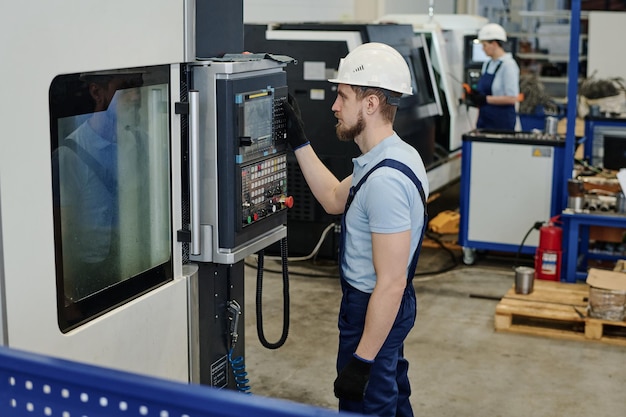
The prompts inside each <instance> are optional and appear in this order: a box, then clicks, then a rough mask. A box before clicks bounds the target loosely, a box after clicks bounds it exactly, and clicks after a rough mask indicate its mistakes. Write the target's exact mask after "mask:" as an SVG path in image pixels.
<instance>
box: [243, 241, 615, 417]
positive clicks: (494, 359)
mask: <svg viewBox="0 0 626 417" xmlns="http://www.w3.org/2000/svg"><path fill="white" fill-rule="evenodd" d="M451 255H454V256H451ZM460 258H461V253H460V251H455V250H452V251H447V250H444V249H442V248H438V247H437V245H429V247H426V248H424V250H423V251H422V256H421V258H420V262H419V265H418V274H423V273H424V272H427V271H437V270H442V269H447V268H448V267H451V266H454V265H455V264H454V262H455V261H457V264H456V266H454V267H453V268H452V269H451V270H448V271H447V272H443V273H439V274H435V275H418V276H416V277H415V280H414V286H415V289H416V292H417V299H418V317H417V321H416V324H415V327H414V328H413V330H412V332H411V333H410V335H409V337H408V339H407V341H406V344H405V355H406V357H407V358H408V360H409V362H410V364H411V367H410V369H409V378H410V381H411V384H412V388H413V394H412V397H411V398H412V404H413V409H414V412H415V415H418V416H440V417H447V416H449V417H459V416H481V417H492V416H493V417H496V416H502V417H517V416H520V417H528V416H531V415H532V416H555V417H556V416H568V417H578V416H580V417H582V416H585V417H586V416H589V415H596V416H613V415H623V414H624V411H625V410H626V408H625V407H626V392H625V391H624V387H626V361H625V358H626V347H624V346H615V345H610V344H605V343H602V342H593V341H572V340H562V339H557V338H550V337H542V336H533V335H522V334H515V333H503V332H496V331H495V330H494V313H495V309H496V305H497V304H498V302H499V299H500V298H501V297H502V296H503V295H504V294H505V293H506V292H507V291H508V290H509V289H510V288H511V287H512V286H513V280H514V273H513V271H512V265H513V264H514V262H515V259H513V258H508V257H507V256H490V255H489V254H486V255H484V257H483V258H480V257H479V258H478V259H477V261H476V263H475V264H474V265H472V266H466V265H463V264H462V263H461V262H460V261H459V260H460ZM522 261H524V260H522ZM525 261H529V260H528V259H527V260H525ZM253 262H254V259H249V260H248V265H250V264H253ZM265 268H266V271H265V273H264V280H263V299H262V307H263V328H264V333H265V337H266V339H267V340H268V341H270V342H275V341H277V340H278V339H279V338H280V335H281V330H282V324H283V313H282V306H283V301H282V300H283V290H282V278H281V275H280V273H276V272H271V271H280V264H279V263H278V262H277V261H274V260H271V259H269V260H268V259H266V260H265ZM289 269H290V272H291V276H290V280H289V287H290V327H289V336H288V338H287V341H286V343H285V344H284V346H283V347H281V348H279V349H276V350H269V349H266V348H264V347H263V346H261V344H260V342H259V338H258V337H257V323H256V314H255V308H256V306H255V297H256V269H254V268H252V267H251V266H247V267H246V303H245V311H246V313H245V314H246V317H245V321H246V335H245V336H246V367H247V371H248V373H249V378H250V384H251V387H252V392H253V393H254V394H256V395H262V396H267V397H274V398H281V399H286V400H290V401H295V402H298V403H305V404H312V405H315V406H319V407H324V408H330V409H336V406H337V401H336V399H335V397H334V395H333V390H332V386H333V380H334V378H335V375H336V373H335V354H336V350H337V337H338V330H337V325H336V322H337V312H338V308H339V302H340V297H341V294H340V293H341V290H340V284H339V280H338V278H337V276H336V274H337V268H336V265H335V264H334V263H333V262H331V261H325V262H318V263H317V264H313V263H311V262H291V263H290V265H289Z"/></svg>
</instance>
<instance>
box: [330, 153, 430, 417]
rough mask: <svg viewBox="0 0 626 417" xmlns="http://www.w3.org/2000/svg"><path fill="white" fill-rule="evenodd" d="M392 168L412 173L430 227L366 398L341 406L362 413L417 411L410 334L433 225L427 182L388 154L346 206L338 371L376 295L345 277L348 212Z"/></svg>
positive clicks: (409, 413)
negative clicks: (407, 346) (418, 271)
mask: <svg viewBox="0 0 626 417" xmlns="http://www.w3.org/2000/svg"><path fill="white" fill-rule="evenodd" d="M383 166H385V167H392V168H395V169H398V170H399V171H401V172H403V173H404V174H405V175H406V176H408V177H409V178H410V179H411V180H412V181H413V183H414V184H415V186H416V187H417V188H418V190H419V193H420V196H421V199H422V204H424V227H423V228H422V234H421V236H420V240H419V243H418V245H417V247H416V248H415V252H413V258H412V259H411V264H410V265H409V268H408V271H407V285H406V289H405V291H404V296H403V298H402V303H401V305H400V310H399V311H398V315H397V317H396V320H395V322H394V324H393V328H392V329H391V332H390V333H389V336H388V337H387V339H386V340H385V343H384V344H383V346H382V348H381V350H380V352H379V353H378V355H377V356H376V360H375V362H374V364H373V366H372V371H371V374H370V380H369V385H368V388H367V391H366V393H365V399H364V401H362V402H355V401H348V400H339V409H340V410H342V411H353V412H357V413H361V414H372V415H377V416H412V415H413V410H412V408H411V404H410V402H409V395H410V394H411V386H410V384H409V378H408V374H407V372H408V368H409V363H408V362H407V360H406V359H405V358H404V339H405V338H406V336H407V335H408V333H409V331H410V330H411V328H412V327H413V324H414V323H415V316H416V300H415V290H414V288H413V284H412V281H413V276H414V275H415V268H416V266H417V259H418V257H419V253H420V249H421V247H422V240H423V238H424V229H425V228H426V225H427V224H428V221H427V220H428V215H427V214H426V196H425V194H424V189H423V187H422V183H421V182H420V180H419V179H418V178H417V176H416V175H415V173H414V172H413V171H412V170H411V169H410V168H409V167H408V166H406V165H405V164H403V163H401V162H399V161H396V160H393V159H385V160H383V161H381V162H379V163H378V164H377V165H376V166H374V167H373V168H372V169H371V170H369V171H368V172H367V173H366V174H365V175H364V176H363V178H362V179H361V180H360V181H359V183H358V184H357V185H356V186H353V187H352V188H351V189H350V194H349V196H348V201H347V202H346V208H345V210H344V214H343V218H342V220H341V240H340V248H339V264H340V265H341V266H342V267H341V268H340V275H341V287H342V291H343V297H342V300H341V308H340V311H339V353H338V355H337V372H339V370H341V369H343V368H344V367H345V366H346V365H347V363H348V362H349V361H350V360H351V359H352V357H353V353H354V352H355V351H356V348H357V346H358V344H359V341H360V340H361V335H362V334H363V329H364V327H365V313H366V312H367V305H368V302H369V299H370V294H368V293H365V292H362V291H359V290H357V289H356V288H354V287H352V286H351V285H350V284H348V282H347V281H346V280H345V278H344V273H343V259H344V256H345V255H344V252H345V239H346V214H347V212H348V209H349V208H350V204H351V203H352V201H353V200H354V196H355V195H356V193H357V191H359V189H360V188H361V186H362V185H363V183H364V182H365V180H367V178H368V177H369V175H370V174H371V173H372V172H373V171H375V170H376V169H378V168H380V167H383Z"/></svg>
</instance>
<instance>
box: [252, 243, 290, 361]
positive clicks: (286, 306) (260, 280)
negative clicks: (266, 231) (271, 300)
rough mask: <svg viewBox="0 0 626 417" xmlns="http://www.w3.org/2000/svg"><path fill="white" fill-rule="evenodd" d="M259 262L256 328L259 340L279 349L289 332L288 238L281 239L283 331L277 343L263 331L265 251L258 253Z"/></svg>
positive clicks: (265, 344) (266, 345) (264, 344)
mask: <svg viewBox="0 0 626 417" xmlns="http://www.w3.org/2000/svg"><path fill="white" fill-rule="evenodd" d="M257 255H258V256H257V257H258V264H257V274H256V330H257V335H258V336H259V341H260V342H261V344H262V345H263V346H264V347H266V348H267V349H278V348H279V347H281V346H282V345H284V344H285V342H286V341H287V335H288V334H289V271H288V268H287V238H283V239H281V241H280V257H281V262H282V272H283V331H282V334H281V336H280V339H278V341H277V342H275V343H270V342H268V341H267V339H266V338H265V334H264V332H263V305H262V299H263V262H264V259H263V258H264V251H263V250H260V251H259V252H258V253H257Z"/></svg>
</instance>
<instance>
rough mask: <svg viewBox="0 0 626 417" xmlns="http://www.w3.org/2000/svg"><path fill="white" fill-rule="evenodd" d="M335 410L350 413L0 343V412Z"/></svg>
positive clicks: (23, 415) (275, 416) (126, 415)
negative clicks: (115, 368)
mask: <svg viewBox="0 0 626 417" xmlns="http://www.w3.org/2000/svg"><path fill="white" fill-rule="evenodd" d="M338 414H341V415H344V414H345V415H350V414H349V413H338V412H337V411H334V410H330V409H324V408H319V407H314V406H311V405H305V404H299V403H295V402H290V401H286V400H279V399H274V398H268V397H262V396H256V395H243V394H240V393H238V392H236V391H230V390H218V389H216V388H211V387H208V386H203V385H197V384H185V383H180V382H175V381H169V380H164V379H158V378H152V377H147V376H143V375H137V374H133V373H127V372H123V371H117V370H113V369H107V368H101V367H97V366H92V365H86V364H82V363H76V362H72V361H68V360H64V359H56V358H50V357H47V356H42V355H38V354H33V353H29V352H24V351H20V350H15V349H10V348H7V347H2V346H0V416H2V417H39V416H41V417H209V416H210V417H234V416H245V417H249V416H254V417H263V416H268V417H269V416H272V417H282V416H285V417H286V416H296V417H313V416H315V417H325V416H329V417H330V416H334V417H337V415H338ZM352 415H354V414H352Z"/></svg>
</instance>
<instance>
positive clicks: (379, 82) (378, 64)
mask: <svg viewBox="0 0 626 417" xmlns="http://www.w3.org/2000/svg"><path fill="white" fill-rule="evenodd" d="M328 81H330V82H331V83H336V84H350V85H359V86H362V87H373V88H384V89H386V90H390V91H395V92H397V93H402V94H408V95H411V94H413V92H412V88H411V72H410V71H409V66H408V64H407V63H406V61H405V60H404V58H403V57H402V55H400V53H399V52H398V51H396V50H395V49H394V48H392V47H391V46H389V45H385V44H384V43H379V42H370V43H364V44H362V45H359V46H358V47H356V48H355V49H354V50H353V51H352V52H350V53H349V54H348V55H346V57H345V58H342V59H341V61H339V71H338V74H337V78H332V79H330V80H328Z"/></svg>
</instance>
